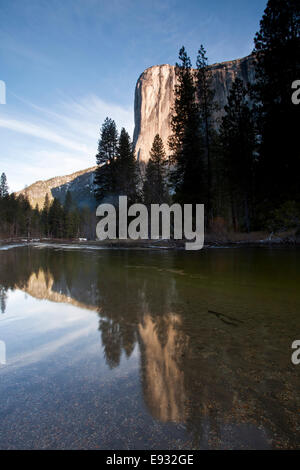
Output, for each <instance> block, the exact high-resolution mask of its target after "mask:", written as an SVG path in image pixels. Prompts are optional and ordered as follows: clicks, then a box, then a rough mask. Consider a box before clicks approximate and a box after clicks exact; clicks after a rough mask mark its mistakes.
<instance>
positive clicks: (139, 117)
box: [16, 56, 254, 209]
mask: <svg viewBox="0 0 300 470" xmlns="http://www.w3.org/2000/svg"><path fill="white" fill-rule="evenodd" d="M253 62H254V58H253V56H248V57H244V58H243V59H237V60H232V61H229V62H222V63H220V64H214V65H211V66H210V69H211V70H212V76H213V83H212V85H213V88H214V89H215V100H216V101H217V103H218V104H219V107H220V110H221V111H220V113H222V110H223V108H224V106H225V104H226V103H227V96H228V94H229V90H230V88H231V85H232V82H233V80H234V79H235V78H236V77H239V78H241V79H242V80H243V81H244V82H245V83H248V82H250V83H253V81H254V66H253ZM175 84H176V75H175V67H174V66H172V65H155V66H153V67H150V68H148V69H146V70H145V71H144V72H143V73H142V74H141V75H140V77H139V79H138V81H137V84H136V89H135V101H134V119H135V128H134V135H133V143H134V146H135V150H136V156H137V158H138V160H139V161H140V162H147V161H148V159H149V152H150V149H151V147H152V143H153V139H154V137H155V135H156V134H157V133H158V134H159V135H160V136H161V138H162V140H163V143H164V146H165V150H166V152H167V154H168V150H169V149H168V138H169V136H170V135H171V125H170V118H171V110H172V107H173V103H174V88H175ZM220 113H219V114H220ZM217 117H218V116H216V118H217ZM95 169H96V167H92V168H88V169H86V170H82V171H78V172H75V173H72V174H71V175H65V176H57V177H55V178H51V179H49V180H46V181H37V182H36V183H34V184H32V185H31V186H29V187H28V188H25V189H23V190H22V191H19V192H18V193H16V194H17V195H19V194H24V195H26V196H28V199H29V202H30V204H31V205H32V206H33V207H35V205H36V204H38V206H39V208H40V209H41V208H42V207H43V204H44V200H45V196H46V194H48V196H49V200H50V201H51V200H52V199H53V198H54V197H57V198H58V199H59V200H60V202H61V203H63V202H64V200H65V196H66V192H67V191H68V190H70V192H71V194H72V197H73V200H74V202H76V203H77V204H78V206H79V207H83V206H89V207H90V208H91V209H94V208H95V207H96V201H95V198H94V184H93V182H94V171H95Z"/></svg>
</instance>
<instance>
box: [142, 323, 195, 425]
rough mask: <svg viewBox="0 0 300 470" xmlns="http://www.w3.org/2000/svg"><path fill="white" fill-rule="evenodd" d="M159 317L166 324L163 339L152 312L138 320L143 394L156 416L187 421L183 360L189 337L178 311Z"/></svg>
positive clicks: (169, 419) (162, 418)
mask: <svg viewBox="0 0 300 470" xmlns="http://www.w3.org/2000/svg"><path fill="white" fill-rule="evenodd" d="M160 321H161V322H163V323H164V327H165V331H164V333H165V338H164V341H163V342H162V341H161V340H160V338H159V334H158V329H157V323H156V321H155V320H154V319H153V318H152V317H151V315H149V314H148V315H145V317H144V318H143V321H142V322H141V323H140V324H139V336H140V340H141V341H140V348H141V357H142V360H141V369H142V370H141V374H142V385H143V391H144V398H145V401H146V403H147V405H148V408H149V410H150V412H151V414H152V416H153V417H154V418H156V419H159V420H160V421H163V422H167V421H174V422H178V423H179V422H184V421H185V418H186V416H185V415H186V410H185V405H186V392H185V388H184V370H183V368H182V364H181V362H182V357H183V355H184V352H185V349H186V348H187V346H188V338H187V337H186V336H185V335H183V334H182V332H180V324H181V319H180V317H179V315H176V314H168V315H165V316H164V317H163V318H162V319H160Z"/></svg>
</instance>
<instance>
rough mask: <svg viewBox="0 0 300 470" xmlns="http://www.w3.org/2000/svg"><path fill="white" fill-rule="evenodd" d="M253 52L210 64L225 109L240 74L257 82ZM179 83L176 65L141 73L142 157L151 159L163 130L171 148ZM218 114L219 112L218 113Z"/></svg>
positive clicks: (137, 139) (138, 142) (137, 140)
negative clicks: (240, 57) (173, 115)
mask: <svg viewBox="0 0 300 470" xmlns="http://www.w3.org/2000/svg"><path fill="white" fill-rule="evenodd" d="M253 60H254V59H253V56H251V55H250V56H247V57H244V58H242V59H237V60H232V61H229V62H222V63H220V64H214V65H210V66H209V68H210V69H211V71H212V86H213V88H214V90H215V99H216V101H217V103H218V104H219V107H220V109H221V113H222V110H223V108H224V106H225V105H226V103H227V96H228V94H229V90H230V88H231V85H232V82H233V80H234V79H235V78H236V77H239V78H241V79H242V80H243V81H244V82H245V83H249V82H250V83H253V81H254V66H253ZM175 84H176V75H175V67H174V66H172V65H155V66H153V67H150V68H148V69H146V70H145V71H144V72H143V73H142V74H141V75H140V77H139V79H138V81H137V84H136V88H135V99H134V120H135V128H134V135H133V142H134V146H135V150H136V155H137V158H138V160H139V161H141V162H147V161H148V159H149V151H150V149H151V146H152V143H153V139H154V137H155V134H157V133H158V134H159V135H160V136H161V138H162V140H163V143H164V145H165V150H166V151H168V146H167V141H168V137H169V136H170V134H171V125H170V118H171V110H172V106H173V104H174V87H175ZM216 117H218V116H216Z"/></svg>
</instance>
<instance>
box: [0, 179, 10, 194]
mask: <svg viewBox="0 0 300 470" xmlns="http://www.w3.org/2000/svg"><path fill="white" fill-rule="evenodd" d="M7 196H8V185H7V178H6V174H5V173H2V175H1V178H0V198H3V197H7Z"/></svg>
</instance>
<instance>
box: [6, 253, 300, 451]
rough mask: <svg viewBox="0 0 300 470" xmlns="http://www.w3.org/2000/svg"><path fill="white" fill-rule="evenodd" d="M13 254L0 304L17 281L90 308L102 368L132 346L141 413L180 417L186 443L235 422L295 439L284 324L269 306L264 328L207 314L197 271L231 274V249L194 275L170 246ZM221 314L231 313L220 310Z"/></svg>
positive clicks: (235, 269)
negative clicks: (160, 250) (148, 250)
mask: <svg viewBox="0 0 300 470" xmlns="http://www.w3.org/2000/svg"><path fill="white" fill-rule="evenodd" d="M16 251H17V250H10V251H8V252H7V253H6V254H5V256H2V257H1V264H0V284H1V285H2V289H1V290H0V302H1V299H2V297H1V293H2V294H3V299H4V304H5V294H6V291H7V289H8V288H10V289H14V288H16V287H19V288H21V289H24V290H25V291H26V290H27V291H28V292H29V288H31V289H32V290H31V291H30V293H31V295H35V294H34V293H35V292H36V295H38V290H39V289H41V291H42V292H44V295H45V298H47V296H49V299H53V298H54V297H52V296H53V293H54V294H57V296H56V297H55V298H57V301H64V300H63V298H64V297H63V296H67V297H68V298H70V299H72V303H74V305H76V304H77V305H79V306H81V305H82V306H84V305H86V306H87V307H88V308H94V309H95V310H96V311H97V312H98V315H99V317H100V318H99V331H100V334H101V338H102V344H103V349H104V355H105V358H106V361H107V364H108V366H109V367H111V368H113V367H117V366H118V365H119V364H120V360H121V357H122V354H125V355H126V356H127V357H130V355H131V354H132V352H133V350H134V348H135V345H136V344H139V349H140V353H141V362H140V376H141V385H142V390H143V395H144V400H145V403H146V405H147V407H148V409H149V411H150V413H151V414H152V416H153V417H155V418H156V419H158V420H161V421H163V422H168V421H173V422H177V423H179V422H182V423H184V424H185V425H186V428H187V429H188V431H189V433H190V434H191V435H192V436H193V445H194V446H195V447H198V446H199V445H200V444H201V445H202V446H203V447H218V446H220V445H221V442H222V439H224V433H225V435H227V434H228V432H227V431H226V429H227V428H225V427H224V426H229V428H230V427H234V426H235V427H236V428H238V426H242V425H243V424H244V425H247V426H248V425H249V426H250V425H251V426H252V431H251V432H252V433H259V432H260V433H261V434H260V439H265V441H267V437H264V435H263V429H267V430H268V432H269V434H270V435H274V434H276V433H277V434H278V435H280V436H284V439H285V445H286V446H288V445H290V446H291V447H293V446H294V447H295V446H297V442H298V438H297V433H298V432H299V431H298V427H297V426H298V420H297V417H298V416H299V414H298V411H297V410H299V407H300V403H299V396H297V392H296V391H297V390H298V388H299V387H298V388H297V382H296V378H297V377H296V373H297V370H295V367H294V368H293V366H291V365H290V363H289V358H287V359H285V358H284V359H283V354H282V351H283V350H284V347H286V345H285V344H284V341H285V340H284V338H286V337H287V336H288V334H287V333H288V332H290V330H291V327H290V330H289V329H288V328H289V322H288V321H286V320H285V319H284V318H282V317H281V316H280V315H278V316H276V315H275V314H273V313H272V316H271V317H269V318H270V320H268V321H269V325H267V326H264V325H261V326H260V324H259V323H258V322H257V321H256V320H255V319H254V320H253V321H252V318H250V317H249V316H248V317H247V316H246V318H245V320H246V321H244V323H238V324H237V325H235V326H234V325H231V324H230V323H229V324H227V323H224V322H222V321H221V320H220V319H219V318H218V317H217V316H216V315H212V314H209V313H208V310H216V311H219V307H217V306H216V305H215V297H216V291H215V290H214V287H211V286H210V285H209V284H208V283H205V282H206V281H205V277H203V273H205V274H206V275H207V279H209V280H210V281H211V279H212V277H211V276H210V272H211V271H213V272H215V273H216V274H215V277H214V278H213V279H218V275H219V274H218V273H220V278H222V280H223V278H224V274H226V273H227V272H228V274H229V277H230V275H232V276H241V275H242V274H243V272H244V271H243V270H242V272H241V273H240V272H239V270H241V269H242V268H241V264H239V262H238V259H237V257H236V255H235V258H234V262H233V261H232V259H231V258H230V259H229V261H228V262H227V261H226V259H224V257H223V256H221V255H220V254H218V255H216V257H213V256H212V254H209V255H208V259H207V260H206V259H205V258H204V260H203V266H202V267H201V269H202V271H201V274H202V277H200V278H199V277H197V276H198V274H199V267H198V265H197V258H196V257H195V258H192V257H191V256H188V255H186V256H185V257H182V258H180V256H181V255H180V254H176V253H174V254H169V255H168V257H166V258H164V257H163V255H161V256H159V255H153V254H151V256H149V255H148V254H142V255H138V254H134V253H127V252H126V251H124V252H113V251H106V252H105V251H101V252H99V253H98V252H96V253H92V254H91V253H82V252H76V251H63V250H62V251H54V250H53V249H50V250H48V249H43V250H32V249H30V248H22V249H19V250H18V254H16ZM2 255H3V253H2ZM178 259H179V262H178ZM133 260H134V263H135V265H132V263H133ZM213 261H214V262H213ZM185 263H186V265H185ZM228 263H230V264H229V265H228ZM251 265H252V266H255V263H253V264H251ZM178 268H180V269H181V271H182V273H183V274H181V273H180V271H179V270H178ZM249 269H254V268H251V266H250V267H249ZM185 272H186V273H187V275H184V273H185ZM41 273H42V274H41ZM33 274H34V276H33ZM252 275H253V277H254V273H252ZM225 278H226V276H225ZM203 279H204V281H203ZM32 280H34V283H32V285H30V282H31V281H32ZM222 282H224V281H222ZM39 285H40V287H39ZM41 285H42V286H41ZM215 285H216V286H217V284H215ZM222 285H223V284H222ZM225 287H226V288H227V285H225ZM201 289H202V290H201ZM231 294H232V295H233V296H234V295H236V291H234V292H232V293H230V291H226V295H227V297H224V300H225V301H227V302H228V304H229V305H230V301H231V297H230V295H231ZM223 295H225V294H223ZM260 295H262V294H260ZM59 299H61V300H59ZM245 300H246V301H247V305H248V310H249V312H254V313H253V314H251V315H252V316H253V315H255V312H256V311H257V310H256V309H257V305H256V304H255V302H254V301H253V299H251V298H250V297H249V295H248V297H247V298H246V299H245ZM252 301H253V303H252V304H251V302H252ZM224 305H226V303H225V302H224ZM274 310H276V306H274ZM221 313H227V314H228V315H230V316H234V315H235V313H234V312H231V311H229V310H228V308H227V309H224V312H222V311H221ZM262 318H263V317H262ZM271 320H272V321H271ZM265 322H266V321H265ZM276 322H277V323H276ZM266 323H267V322H266ZM274 325H275V326H274ZM270 337H272V341H270ZM282 338H283V339H282ZM270 360H272V366H270ZM253 429H254V431H253ZM226 433H227V434H226ZM293 436H294V437H293ZM237 439H238V437H237ZM267 444H268V443H267ZM267 444H266V445H267Z"/></svg>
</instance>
